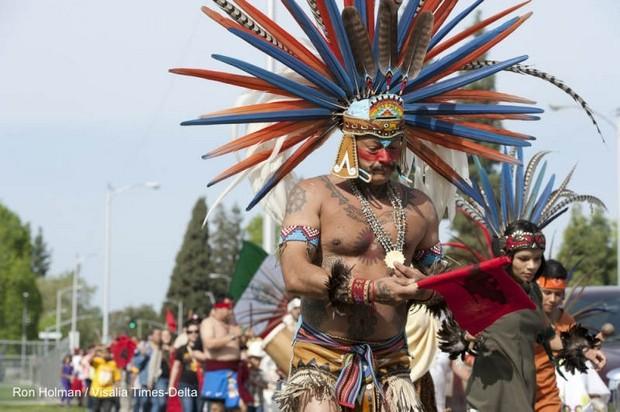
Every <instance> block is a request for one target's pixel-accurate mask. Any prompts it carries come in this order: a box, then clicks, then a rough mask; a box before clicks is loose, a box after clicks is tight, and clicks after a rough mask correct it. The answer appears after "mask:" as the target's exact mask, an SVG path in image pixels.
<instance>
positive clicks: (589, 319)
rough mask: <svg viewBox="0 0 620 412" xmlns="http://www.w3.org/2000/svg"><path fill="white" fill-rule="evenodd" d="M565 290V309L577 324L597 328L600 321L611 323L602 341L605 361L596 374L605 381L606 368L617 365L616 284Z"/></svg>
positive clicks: (619, 299) (619, 297)
mask: <svg viewBox="0 0 620 412" xmlns="http://www.w3.org/2000/svg"><path fill="white" fill-rule="evenodd" d="M580 290H581V288H577V289H576V290H575V291H574V292H572V294H573V296H570V294H571V289H568V290H567V296H570V297H569V298H568V302H567V304H566V310H567V311H568V312H569V313H570V314H572V315H573V316H576V318H577V321H578V322H580V323H581V324H583V325H585V326H587V327H591V328H593V329H596V330H600V329H601V328H602V327H603V325H605V324H606V323H609V324H611V325H613V327H614V329H615V332H614V334H613V335H611V336H609V337H607V338H606V339H605V342H604V343H603V352H604V353H605V356H606V357H607V365H606V366H605V368H604V369H603V370H601V371H599V374H600V375H601V378H603V380H604V381H605V383H606V384H607V376H606V375H607V372H608V371H610V370H612V369H616V368H620V286H586V287H585V288H583V291H580Z"/></svg>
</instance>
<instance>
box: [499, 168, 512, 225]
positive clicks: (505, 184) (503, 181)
mask: <svg viewBox="0 0 620 412" xmlns="http://www.w3.org/2000/svg"><path fill="white" fill-rule="evenodd" d="M506 166H507V165H506V164H505V163H504V164H502V169H501V172H500V180H499V196H500V198H499V200H500V205H501V210H502V219H503V221H504V222H510V221H511V218H510V215H509V210H510V207H509V199H508V194H509V193H510V190H512V188H511V187H510V185H509V180H508V176H507V173H506V171H508V175H509V173H510V169H509V168H507V167H506Z"/></svg>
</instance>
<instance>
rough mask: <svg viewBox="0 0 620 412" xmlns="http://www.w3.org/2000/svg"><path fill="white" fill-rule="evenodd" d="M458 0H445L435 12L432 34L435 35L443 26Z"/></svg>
mask: <svg viewBox="0 0 620 412" xmlns="http://www.w3.org/2000/svg"><path fill="white" fill-rule="evenodd" d="M457 2H458V0H445V1H444V2H443V3H442V4H441V5H440V6H439V7H438V8H437V10H436V11H435V13H434V14H435V23H434V26H433V34H435V33H437V32H438V31H439V29H440V28H441V26H442V25H443V24H444V22H445V21H446V19H447V18H448V16H449V15H450V13H451V12H452V10H453V9H454V6H456V3H457Z"/></svg>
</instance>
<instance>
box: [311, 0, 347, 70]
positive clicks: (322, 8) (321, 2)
mask: <svg viewBox="0 0 620 412" xmlns="http://www.w3.org/2000/svg"><path fill="white" fill-rule="evenodd" d="M316 7H317V9H318V10H319V13H320V14H321V19H323V24H324V25H325V30H327V33H326V40H327V43H328V44H329V48H330V49H332V51H333V52H334V54H335V55H336V57H338V60H340V62H341V63H342V62H343V58H342V53H340V47H338V40H337V38H338V37H337V36H336V29H334V24H333V23H332V19H331V18H330V17H329V12H328V11H327V6H326V5H325V0H316Z"/></svg>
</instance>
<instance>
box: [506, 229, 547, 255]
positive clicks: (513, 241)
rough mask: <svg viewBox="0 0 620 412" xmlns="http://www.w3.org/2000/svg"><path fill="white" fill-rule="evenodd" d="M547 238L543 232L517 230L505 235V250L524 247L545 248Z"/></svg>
mask: <svg viewBox="0 0 620 412" xmlns="http://www.w3.org/2000/svg"><path fill="white" fill-rule="evenodd" d="M545 246H546V240H545V235H543V234H542V232H536V233H532V232H525V231H522V230H517V231H516V232H514V233H512V234H511V235H508V236H506V237H505V243H504V247H503V249H504V251H505V252H507V253H510V252H516V251H519V250H524V249H541V250H545Z"/></svg>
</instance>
